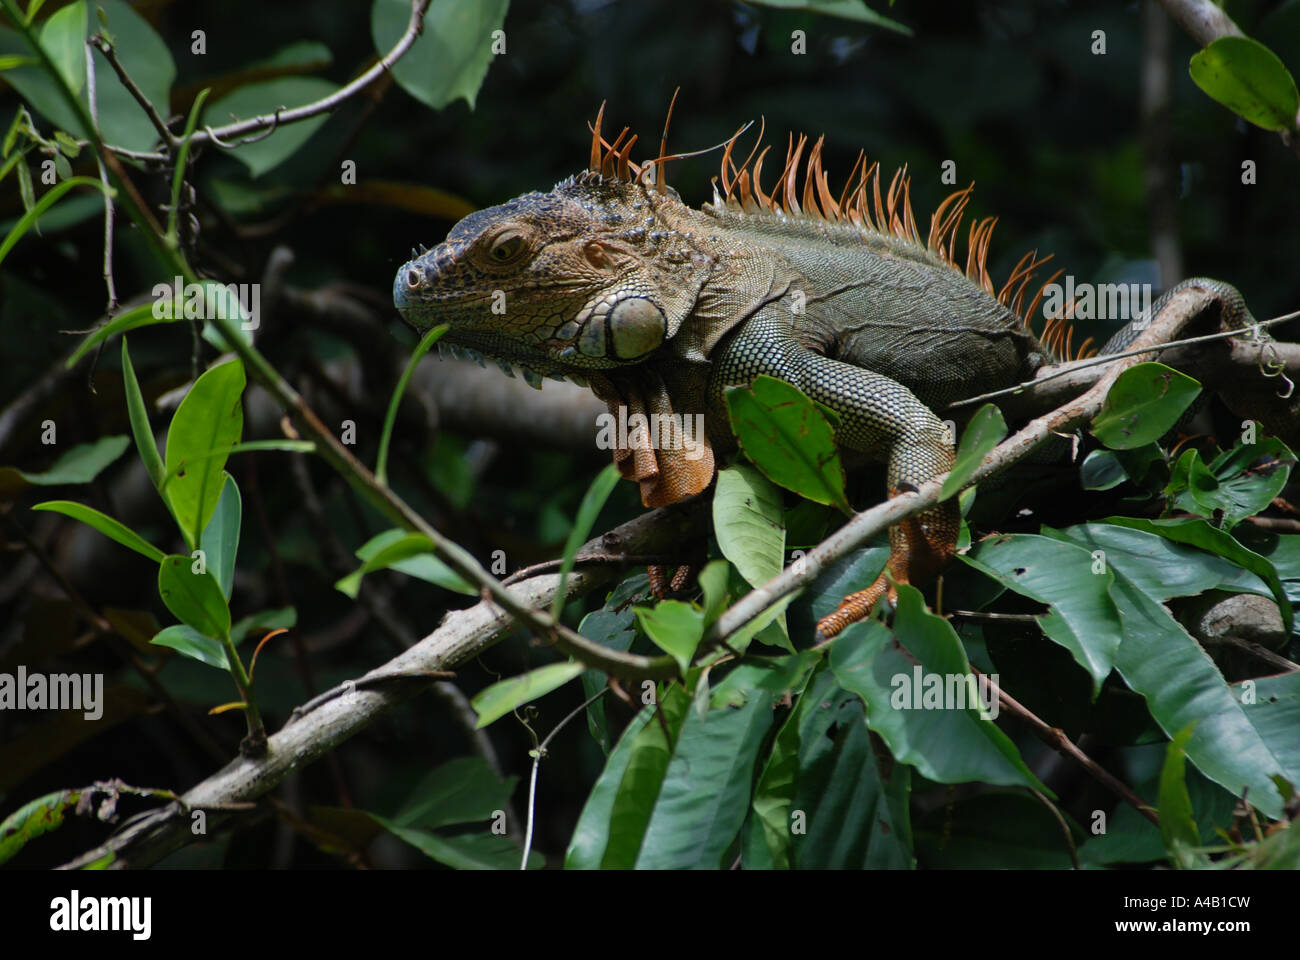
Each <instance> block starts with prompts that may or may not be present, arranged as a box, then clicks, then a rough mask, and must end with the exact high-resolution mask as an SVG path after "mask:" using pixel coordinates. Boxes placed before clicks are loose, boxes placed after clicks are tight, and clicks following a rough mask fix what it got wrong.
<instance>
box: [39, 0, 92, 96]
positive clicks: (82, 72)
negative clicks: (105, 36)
mask: <svg viewBox="0 0 1300 960" xmlns="http://www.w3.org/2000/svg"><path fill="white" fill-rule="evenodd" d="M41 47H42V48H44V50H45V53H46V55H47V56H48V57H49V58H50V60H51V61H52V62H53V63H54V67H55V69H56V70H58V71H59V75H60V76H62V77H63V82H64V83H65V84H66V85H67V86H68V88H69V89H71V90H72V92H73V93H80V92H81V88H82V87H84V86H85V85H86V0H76V2H75V3H70V4H68V5H67V6H66V7H64V8H63V9H62V10H56V11H55V12H54V13H53V14H51V15H50V18H49V19H48V20H46V21H45V23H44V24H43V25H42V26H41Z"/></svg>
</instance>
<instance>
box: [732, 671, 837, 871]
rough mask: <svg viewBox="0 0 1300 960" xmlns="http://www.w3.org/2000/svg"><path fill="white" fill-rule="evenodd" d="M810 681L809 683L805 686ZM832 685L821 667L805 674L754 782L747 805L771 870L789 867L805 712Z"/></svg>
mask: <svg viewBox="0 0 1300 960" xmlns="http://www.w3.org/2000/svg"><path fill="white" fill-rule="evenodd" d="M810 680H811V681H812V685H811V686H809V685H808V682H809V681H810ZM834 687H835V677H834V676H833V675H832V674H831V672H830V671H829V670H825V669H822V670H819V671H818V672H817V673H815V674H813V673H809V674H808V676H807V677H806V678H805V680H804V683H803V685H802V686H801V687H800V689H799V690H798V691H797V692H798V693H799V699H798V701H797V705H796V707H795V709H794V710H793V711H791V713H790V715H789V716H787V717H786V718H785V722H784V723H783V724H781V729H779V730H778V731H777V733H776V737H775V738H774V739H773V741H772V747H771V749H770V750H769V751H768V756H767V762H766V763H765V764H764V765H763V771H762V773H761V774H760V775H759V778H758V782H757V783H756V784H755V785H754V795H753V798H752V800H751V801H750V805H751V806H752V807H753V811H754V820H755V821H756V822H757V826H758V829H760V830H761V832H762V839H763V842H764V844H765V845H766V850H767V858H765V859H767V863H766V864H765V865H766V866H768V867H770V868H772V869H777V870H788V869H789V868H790V866H791V841H792V832H791V826H792V824H791V821H790V811H791V805H792V804H793V802H794V795H795V785H796V782H797V780H798V774H799V747H800V743H801V735H800V730H801V725H802V724H803V722H804V720H805V718H806V717H807V716H808V714H809V713H811V712H812V711H813V710H815V709H818V708H819V707H820V705H821V704H822V702H824V701H825V699H826V694H827V693H829V691H830V690H831V689H832V688H834ZM744 866H745V867H747V868H748V867H750V866H751V864H749V863H748V862H746V863H745V864H744Z"/></svg>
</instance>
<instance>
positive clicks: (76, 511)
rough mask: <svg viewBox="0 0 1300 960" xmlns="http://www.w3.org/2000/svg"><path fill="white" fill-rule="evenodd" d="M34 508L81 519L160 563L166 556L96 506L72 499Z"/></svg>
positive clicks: (50, 501) (41, 504)
mask: <svg viewBox="0 0 1300 960" xmlns="http://www.w3.org/2000/svg"><path fill="white" fill-rule="evenodd" d="M32 509H33V510H52V511H53V512H55V513H61V514H63V515H64V516H68V517H72V519H74V520H80V521H81V522H82V523H84V524H88V525H89V526H92V527H94V528H95V529H96V530H98V531H99V532H100V533H102V534H103V535H104V536H106V537H108V538H109V539H110V540H116V541H117V542H118V543H120V544H121V545H122V546H124V547H130V548H131V549H132V550H134V551H135V552H136V553H139V554H141V555H143V556H146V557H148V558H149V559H150V560H152V561H154V562H155V563H160V562H161V561H162V559H163V557H164V556H166V554H164V553H163V552H162V551H161V550H159V549H158V548H157V547H155V546H154V545H153V544H152V543H149V542H148V541H147V540H145V539H144V537H142V536H140V535H139V534H138V533H136V532H135V531H134V530H132V529H131V528H130V527H128V526H127V525H126V524H124V523H122V522H121V521H119V520H114V519H113V518H112V517H110V516H108V515H107V514H103V513H100V512H99V511H98V510H96V509H95V508H94V507H88V506H86V505H85V504H81V503H73V502H72V501H71V500H47V501H45V502H44V503H38V504H36V506H34V507H32Z"/></svg>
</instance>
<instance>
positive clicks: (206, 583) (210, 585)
mask: <svg viewBox="0 0 1300 960" xmlns="http://www.w3.org/2000/svg"><path fill="white" fill-rule="evenodd" d="M193 567H194V561H193V560H192V559H191V558H190V557H187V556H184V555H183V554H172V555H170V556H167V557H164V558H163V561H162V563H161V564H159V566H158V595H159V596H160V597H162V601H163V603H164V604H166V606H167V609H168V610H170V611H171V612H172V614H173V615H174V616H175V617H176V619H177V620H179V621H181V623H184V624H187V625H189V626H191V627H193V628H194V629H195V630H197V631H198V632H199V633H201V634H203V635H204V636H205V637H211V638H212V639H214V640H217V639H221V638H223V637H227V636H229V635H230V607H228V606H227V605H226V597H225V594H223V593H222V592H221V586H220V584H218V583H217V578H216V577H214V576H213V575H212V571H211V570H205V571H204V572H203V573H195V572H194V569H193Z"/></svg>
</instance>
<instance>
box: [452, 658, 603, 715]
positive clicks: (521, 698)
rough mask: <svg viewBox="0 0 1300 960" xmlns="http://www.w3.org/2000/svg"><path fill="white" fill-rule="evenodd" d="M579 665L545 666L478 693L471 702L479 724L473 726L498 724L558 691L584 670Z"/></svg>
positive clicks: (570, 662) (573, 663)
mask: <svg viewBox="0 0 1300 960" xmlns="http://www.w3.org/2000/svg"><path fill="white" fill-rule="evenodd" d="M586 669H587V668H586V667H584V666H583V665H582V664H581V663H579V662H578V661H576V660H569V661H567V662H565V663H548V664H547V665H546V666H544V667H538V668H537V669H536V670H530V671H528V673H525V674H522V675H520V676H518V677H510V678H509V679H508V680H501V681H498V682H497V683H494V684H492V686H490V687H488V688H487V689H486V690H480V691H479V692H478V693H477V694H475V696H474V699H473V700H471V701H470V703H471V704H472V705H473V707H474V710H475V711H476V712H477V713H478V723H476V724H475V725H474V726H475V728H476V729H478V730H482V729H483V728H484V727H486V726H487V725H488V724H489V723H492V722H493V721H494V720H499V719H500V718H501V717H504V716H505V715H506V714H507V713H509V712H510V711H512V710H514V709H515V708H516V707H521V706H523V705H524V704H525V703H528V702H530V701H532V700H536V699H537V698H538V697H544V696H546V694H548V693H550V692H551V691H552V690H555V689H556V688H558V687H562V686H564V685H565V684H566V683H568V682H569V681H570V680H572V679H573V678H574V677H577V676H580V675H581V674H582V672H583V671H584V670H586Z"/></svg>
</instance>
